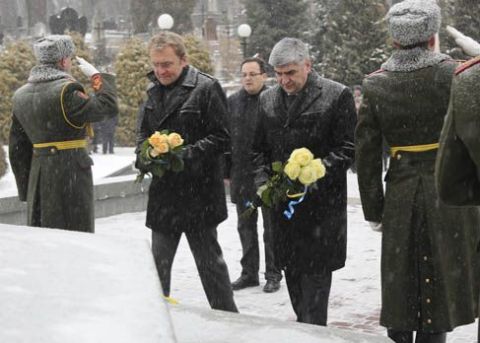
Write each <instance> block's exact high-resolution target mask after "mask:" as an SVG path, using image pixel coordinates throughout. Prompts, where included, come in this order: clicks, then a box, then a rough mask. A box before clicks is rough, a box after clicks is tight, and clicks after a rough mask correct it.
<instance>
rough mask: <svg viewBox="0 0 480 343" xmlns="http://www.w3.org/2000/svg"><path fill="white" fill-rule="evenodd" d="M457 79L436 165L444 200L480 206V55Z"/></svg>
mask: <svg viewBox="0 0 480 343" xmlns="http://www.w3.org/2000/svg"><path fill="white" fill-rule="evenodd" d="M456 73H457V75H456V76H455V77H454V79H453V83H452V92H451V97H450V105H449V108H448V114H447V116H446V118H445V123H444V127H443V129H442V134H441V136H440V148H439V150H438V158H437V164H436V179H437V189H438V191H439V196H440V199H441V200H442V201H443V202H445V203H446V204H449V205H455V206H465V205H475V206H479V205H480V174H479V173H478V170H479V167H480V142H479V138H480V134H479V132H480V121H479V115H480V95H479V93H478V91H477V88H478V85H479V83H480V56H478V57H477V58H474V59H471V60H470V61H467V62H465V63H464V64H463V65H461V66H460V67H459V68H458V69H457V71H456Z"/></svg>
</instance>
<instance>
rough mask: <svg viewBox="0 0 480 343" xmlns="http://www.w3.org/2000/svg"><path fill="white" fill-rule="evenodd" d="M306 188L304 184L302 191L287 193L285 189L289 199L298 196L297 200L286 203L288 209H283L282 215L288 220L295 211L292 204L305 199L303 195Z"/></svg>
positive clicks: (305, 192) (294, 204) (295, 204)
mask: <svg viewBox="0 0 480 343" xmlns="http://www.w3.org/2000/svg"><path fill="white" fill-rule="evenodd" d="M307 190H308V186H304V188H303V192H302V193H295V194H289V193H288V191H287V197H288V198H290V199H294V198H298V197H300V199H298V200H290V201H289V202H288V205H287V207H288V209H287V210H285V211H283V215H284V216H285V217H286V218H287V219H288V220H290V219H292V217H293V214H294V213H295V208H294V206H297V205H298V204H300V203H301V202H302V201H303V200H304V199H305V195H306V194H307Z"/></svg>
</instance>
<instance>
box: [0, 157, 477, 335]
mask: <svg viewBox="0 0 480 343" xmlns="http://www.w3.org/2000/svg"><path fill="white" fill-rule="evenodd" d="M92 157H93V159H94V161H95V165H94V168H93V170H94V178H95V180H96V182H97V181H98V180H102V179H103V178H104V177H105V176H106V175H108V174H110V173H111V172H113V171H115V170H116V169H119V168H121V167H123V166H125V165H128V164H129V163H131V162H132V160H133V149H131V148H123V149H117V150H116V154H115V155H92ZM103 180H104V179H103ZM103 180H102V181H103ZM132 180H133V177H132ZM348 184H349V197H351V198H352V199H355V198H356V199H358V190H357V185H356V177H355V175H354V174H349V175H348ZM9 192H10V193H9ZM8 194H9V195H15V194H16V189H15V185H14V182H13V177H12V175H11V173H10V174H9V175H7V177H6V178H3V179H1V180H0V196H7V195H8ZM228 209H229V218H228V219H227V220H226V221H225V222H223V223H222V224H221V225H220V226H219V228H218V237H219V241H220V244H221V246H222V249H223V253H224V257H225V260H226V262H227V264H228V267H229V271H230V278H231V279H232V280H234V279H236V278H237V277H238V276H239V275H240V271H241V268H240V262H239V261H240V258H241V246H240V241H239V237H238V233H237V230H236V214H235V210H234V207H233V206H232V205H231V204H229V207H228ZM348 216H349V217H348V225H349V228H348V230H349V231H348V235H349V236H348V256H347V263H346V267H345V268H343V269H342V270H340V271H337V272H335V273H334V280H333V284H332V292H331V297H330V307H329V321H328V323H329V326H332V327H339V328H346V329H351V330H356V331H362V332H368V333H377V334H384V331H385V330H384V328H382V327H380V326H379V325H378V316H379V310H380V240H381V234H379V233H377V232H373V231H371V230H370V229H369V226H368V225H367V224H366V223H365V222H364V220H363V215H362V210H361V206H359V205H357V204H355V202H352V204H351V205H349V207H348ZM144 222H145V213H144V212H140V213H130V214H122V215H117V216H112V217H108V218H102V219H97V221H96V232H97V234H98V235H102V236H103V235H106V236H123V237H128V238H130V239H132V240H134V239H144V238H147V239H149V237H150V232H149V230H148V229H146V228H145V226H144ZM259 237H262V229H261V225H259ZM260 247H261V252H262V256H263V247H262V244H260ZM264 268H265V267H264V260H263V258H262V259H261V270H262V271H263V270H264ZM262 287H263V284H261V285H260V286H259V287H253V288H248V289H245V290H241V291H237V292H235V301H236V302H237V305H238V307H239V310H240V312H242V313H246V314H252V315H256V316H262V317H273V318H278V319H280V320H286V321H293V320H295V315H294V313H293V310H292V308H291V306H290V301H289V298H288V293H287V289H286V286H285V283H284V281H283V280H282V287H281V289H280V291H279V292H276V293H273V294H266V293H263V292H262ZM172 297H174V298H176V299H177V300H178V301H179V302H180V303H183V304H187V305H192V306H198V307H203V308H208V303H207V300H206V297H205V294H204V292H203V289H202V286H201V283H200V279H199V277H198V274H197V271H196V267H195V264H194V261H193V257H192V255H191V253H190V250H189V247H188V244H187V242H186V240H185V239H184V238H182V241H181V243H180V245H179V248H178V250H177V255H176V258H175V262H174V265H173V275H172ZM476 332H477V326H476V324H471V325H467V326H464V327H460V328H457V329H456V330H455V331H454V332H453V333H450V334H449V335H448V339H447V342H448V343H454V342H455V343H460V342H461V343H473V342H476Z"/></svg>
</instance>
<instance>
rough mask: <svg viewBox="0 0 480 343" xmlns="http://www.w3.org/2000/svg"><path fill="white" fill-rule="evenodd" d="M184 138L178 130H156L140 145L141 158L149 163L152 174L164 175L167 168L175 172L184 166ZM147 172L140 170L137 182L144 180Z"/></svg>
mask: <svg viewBox="0 0 480 343" xmlns="http://www.w3.org/2000/svg"><path fill="white" fill-rule="evenodd" d="M184 149H185V147H184V146H183V138H182V136H180V135H179V134H178V133H176V132H171V133H170V132H168V130H163V131H155V133H154V134H152V135H151V136H150V137H149V138H148V139H146V140H145V141H144V142H143V143H142V146H141V147H140V153H139V155H140V159H141V160H142V163H143V164H144V165H148V169H149V172H150V173H151V174H152V175H155V176H158V177H162V176H163V174H165V172H166V171H167V170H171V171H173V172H175V173H178V172H181V171H182V170H183V168H184V163H183V159H182V157H181V155H182V152H183V150H184ZM146 173H147V172H145V171H140V173H139V174H138V176H137V179H136V182H142V180H143V178H144V177H145V174H146Z"/></svg>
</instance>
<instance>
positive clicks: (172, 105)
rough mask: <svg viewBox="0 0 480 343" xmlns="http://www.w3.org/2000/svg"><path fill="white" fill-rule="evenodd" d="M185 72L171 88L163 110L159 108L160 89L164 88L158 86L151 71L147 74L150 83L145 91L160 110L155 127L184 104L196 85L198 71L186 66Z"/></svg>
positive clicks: (158, 83)
mask: <svg viewBox="0 0 480 343" xmlns="http://www.w3.org/2000/svg"><path fill="white" fill-rule="evenodd" d="M185 70H186V71H185V75H183V78H182V79H181V80H179V81H177V82H176V83H175V84H174V85H172V86H171V94H170V95H169V99H171V100H170V101H169V102H168V104H166V105H167V106H166V107H165V108H162V106H160V99H161V92H162V87H165V86H162V85H161V84H160V82H159V81H158V79H157V78H156V77H155V74H154V73H153V71H151V72H149V73H148V74H147V78H148V79H149V80H150V81H151V84H150V85H149V86H148V89H147V93H148V96H149V98H150V99H152V100H153V102H154V103H155V104H156V105H157V108H158V109H160V111H159V112H158V113H159V114H160V115H159V118H158V124H157V126H160V125H162V124H163V122H165V120H167V118H168V117H170V116H171V115H172V114H173V113H174V112H175V111H176V110H177V109H178V108H179V107H180V106H181V105H182V104H183V103H185V102H186V100H187V98H188V96H189V95H190V92H191V90H192V89H193V88H195V86H196V85H197V80H198V70H197V69H195V68H194V67H192V66H187V67H186V69H185ZM181 77H182V76H181Z"/></svg>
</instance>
